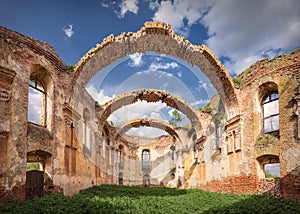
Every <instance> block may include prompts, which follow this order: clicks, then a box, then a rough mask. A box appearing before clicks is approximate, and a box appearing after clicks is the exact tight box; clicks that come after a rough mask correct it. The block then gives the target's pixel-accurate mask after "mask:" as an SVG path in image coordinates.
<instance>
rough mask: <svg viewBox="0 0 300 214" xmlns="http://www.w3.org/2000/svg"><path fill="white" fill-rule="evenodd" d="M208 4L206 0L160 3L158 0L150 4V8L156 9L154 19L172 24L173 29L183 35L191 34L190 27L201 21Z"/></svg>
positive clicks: (181, 0)
mask: <svg viewBox="0 0 300 214" xmlns="http://www.w3.org/2000/svg"><path fill="white" fill-rule="evenodd" d="M208 6H209V5H208V4H207V1H206V0H198V1H196V0H193V1H191V0H174V1H173V2H172V1H170V0H167V1H161V3H160V4H159V3H158V2H157V1H155V2H150V4H149V8H150V9H152V10H156V12H155V14H154V17H153V20H154V21H163V22H166V23H168V24H171V25H172V27H173V30H174V31H175V32H176V33H178V34H182V35H183V36H188V35H189V28H190V27H191V26H192V25H193V24H197V23H198V22H199V20H200V19H201V18H202V16H203V14H204V13H205V12H206V11H207V9H208Z"/></svg>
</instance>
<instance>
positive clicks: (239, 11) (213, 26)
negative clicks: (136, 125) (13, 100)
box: [0, 0, 300, 121]
mask: <svg viewBox="0 0 300 214" xmlns="http://www.w3.org/2000/svg"><path fill="white" fill-rule="evenodd" d="M151 20H157V21H163V22H166V23H169V24H171V25H172V26H173V30H174V32H175V33H176V34H178V35H179V34H180V35H183V36H184V37H185V38H187V39H188V40H190V41H191V43H192V44H195V45H201V44H205V45H206V46H207V47H208V48H210V49H211V50H212V51H213V52H214V53H215V54H216V56H217V57H218V58H219V59H220V60H221V62H222V63H223V64H224V65H225V67H226V68H227V69H228V71H229V72H230V74H231V75H232V76H234V75H237V74H239V73H240V72H242V71H243V70H244V69H245V68H247V67H249V66H250V65H251V64H252V63H254V62H255V61H257V60H259V59H261V58H263V57H268V58H273V57H274V56H276V55H278V54H281V53H288V52H291V51H292V50H294V49H296V48H299V46H300V1H299V0H284V1H283V0H251V1H247V0H226V1H225V0H224V1H220V0H172V1H171V0H166V1H158V0H118V1H117V0H116V1H111V0H89V1H84V0H77V1H71V0H60V1H58V0H52V1H49V0H48V1H46V0H26V1H24V0H1V7H0V25H2V26H4V27H7V28H10V29H13V30H15V31H18V32H20V33H22V34H24V35H27V36H31V37H33V38H35V39H38V40H41V41H44V42H47V43H49V44H50V45H51V46H53V47H54V48H55V50H56V52H57V54H58V55H59V56H60V57H61V58H62V60H63V61H64V62H65V63H66V64H68V65H71V64H76V63H77V62H78V61H79V60H80V58H81V57H82V56H83V55H84V54H85V53H86V52H87V51H88V50H89V49H90V48H92V47H94V46H95V45H96V43H100V42H101V41H102V40H103V38H105V37H106V36H108V35H109V34H114V35H119V34H120V33H122V32H130V31H132V32H135V31H137V30H139V29H140V28H141V27H142V26H143V24H144V22H145V21H151ZM186 64H187V63H185V62H182V61H180V60H178V59H176V58H172V57H170V56H160V55H157V54H155V53H147V54H146V55H141V54H139V53H137V54H134V55H131V56H128V57H127V58H125V59H121V60H119V61H118V62H117V63H116V64H114V65H112V66H110V67H109V68H105V70H106V71H105V72H102V71H101V72H102V73H103V74H104V75H102V76H101V75H100V76H98V77H97V78H98V79H96V77H95V78H94V79H93V80H91V82H90V83H89V85H88V86H87V89H88V90H89V91H90V93H92V94H93V96H94V97H95V98H98V100H99V102H100V103H102V102H105V101H107V100H108V99H111V98H112V97H114V96H117V95H118V94H120V93H122V92H124V91H127V90H134V89H137V88H140V87H148V88H155V89H161V90H167V91H169V92H171V93H174V94H176V95H178V96H181V97H183V98H184V99H186V100H187V101H189V102H191V103H192V104H193V105H194V106H195V107H200V106H203V105H204V104H205V102H206V101H207V100H208V99H209V98H210V97H211V96H212V94H213V93H214V92H215V91H214V89H213V88H211V85H210V82H209V81H208V80H207V79H205V77H203V74H202V73H201V71H200V70H199V69H198V68H195V67H189V65H186ZM137 105H142V106H143V107H140V106H139V108H138V109H137V108H133V109H135V111H137V112H140V113H141V115H134V116H151V114H152V116H153V115H156V118H161V119H164V120H168V115H169V114H170V111H171V110H172V109H168V108H166V106H163V105H164V104H163V103H160V104H159V105H158V104H156V105H155V107H153V108H151V110H148V111H147V112H146V110H145V111H144V109H148V107H145V106H146V104H145V103H144V104H143V103H142V104H141V103H140V104H137ZM128 108H130V107H128ZM153 109H154V110H153ZM124 112H127V113H128V114H127V115H126V116H124V117H121V116H122V115H124ZM129 112H130V110H129V109H126V110H123V112H120V113H119V114H117V112H116V114H115V115H112V117H111V118H110V119H112V120H113V118H117V119H116V120H118V121H125V120H126V119H128V118H131V115H130V113H129ZM137 112H135V113H137ZM162 112H164V113H162ZM155 113H159V114H155Z"/></svg>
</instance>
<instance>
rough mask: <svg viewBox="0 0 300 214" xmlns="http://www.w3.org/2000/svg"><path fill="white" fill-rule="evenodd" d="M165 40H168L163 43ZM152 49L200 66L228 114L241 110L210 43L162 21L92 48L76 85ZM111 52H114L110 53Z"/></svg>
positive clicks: (80, 67)
mask: <svg viewBox="0 0 300 214" xmlns="http://www.w3.org/2000/svg"><path fill="white" fill-rule="evenodd" d="M162 32H163V33H162ZM161 44H164V45H163V47H162V45H161ZM116 50H117V51H116ZM148 51H150V52H151V51H152V52H156V53H158V54H168V55H170V56H174V57H178V58H179V59H182V60H185V61H186V62H189V63H190V64H191V65H196V66H198V67H199V68H200V69H201V70H202V71H203V73H204V74H205V75H206V76H207V77H208V78H209V79H210V80H211V83H212V85H213V86H214V87H215V88H216V90H217V91H218V93H219V94H220V97H221V100H222V102H224V105H225V106H226V111H227V112H226V113H227V115H228V118H231V117H233V116H235V115H237V114H238V105H237V97H236V93H235V90H234V87H233V83H232V79H231V77H230V75H229V73H228V71H227V70H226V69H225V67H224V66H223V65H222V64H221V63H220V62H219V61H218V60H217V59H216V57H215V56H214V55H213V53H212V52H211V51H210V50H209V49H208V48H207V47H206V46H204V45H202V46H196V45H192V44H191V43H190V42H189V41H187V40H185V39H184V38H183V37H182V36H177V35H175V34H174V32H173V30H172V27H171V26H169V25H167V24H165V23H161V22H146V23H145V25H144V26H143V27H142V28H141V29H140V30H139V31H138V32H136V33H128V34H126V33H123V34H121V35H119V36H117V37H114V35H110V36H109V37H107V38H105V39H104V40H103V42H102V43H101V44H100V45H97V47H96V48H92V49H91V50H90V51H89V52H88V53H87V54H86V55H85V56H84V57H82V59H81V60H80V62H79V63H78V64H77V66H76V68H75V75H74V78H73V80H72V85H73V86H74V88H73V90H75V87H76V86H80V87H82V86H86V85H87V83H88V81H89V80H90V79H91V77H93V76H94V75H95V74H96V73H98V72H99V71H100V70H102V69H103V68H105V67H106V66H108V65H110V64H113V63H114V62H116V61H117V60H118V59H122V58H124V57H125V56H127V55H128V54H135V53H146V52H148ZM107 53H112V54H111V55H110V57H107Z"/></svg>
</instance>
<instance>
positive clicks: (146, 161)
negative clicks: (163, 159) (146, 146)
mask: <svg viewBox="0 0 300 214" xmlns="http://www.w3.org/2000/svg"><path fill="white" fill-rule="evenodd" d="M142 166H143V167H147V166H150V151H149V150H143V152H142Z"/></svg>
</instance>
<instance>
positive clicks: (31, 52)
mask: <svg viewBox="0 0 300 214" xmlns="http://www.w3.org/2000/svg"><path fill="white" fill-rule="evenodd" d="M0 50H1V51H0V111H1V112H0V158H1V160H0V201H1V202H8V201H12V200H15V199H19V198H21V199H22V198H26V197H33V196H41V195H44V194H50V193H51V192H53V191H60V192H63V193H64V194H66V195H72V194H74V193H77V192H78V191H79V190H80V189H83V188H87V187H90V186H92V185H100V184H120V185H145V186H151V185H163V186H170V187H180V188H191V187H193V188H201V189H204V190H210V191H219V192H234V193H266V194H270V195H274V196H279V197H281V196H282V197H286V198H291V199H296V200H300V194H299V193H300V166H299V163H300V116H299V115H300V51H299V50H295V51H294V52H292V53H290V54H285V55H280V56H277V57H275V58H274V59H271V60H269V59H262V60H260V61H258V62H256V63H255V64H253V65H252V66H250V67H249V68H248V69H246V70H245V71H244V72H243V73H241V74H240V75H239V76H237V77H235V78H234V79H233V78H231V77H230V75H229V73H228V71H227V70H226V69H225V68H224V66H223V65H222V64H221V63H220V62H219V61H218V60H217V59H216V57H215V56H214V55H213V53H212V52H211V51H210V50H209V49H208V48H207V47H205V46H195V45H192V44H191V43H190V42H189V41H187V40H185V39H184V38H183V37H180V36H177V35H175V34H174V33H173V31H172V28H171V26H169V25H166V24H164V23H158V22H154V23H153V22H147V23H145V25H144V26H143V27H142V28H141V30H139V31H138V32H136V33H124V34H121V35H119V36H117V37H114V36H113V35H111V36H109V37H107V38H105V39H104V40H103V42H102V43H101V44H97V45H96V47H95V48H93V49H92V50H90V51H89V52H88V53H87V54H86V55H85V56H84V57H83V58H82V59H81V60H80V61H79V62H78V64H77V65H76V67H75V70H74V71H73V72H70V71H69V70H68V69H67V66H66V65H65V63H64V62H63V61H62V60H61V59H60V58H59V57H58V56H57V55H56V54H55V52H54V49H53V48H52V47H50V46H49V45H48V44H46V43H43V42H40V41H37V40H34V39H32V38H29V37H26V36H23V35H21V34H19V33H17V32H14V31H11V30H9V29H5V28H3V27H0ZM147 51H154V52H156V53H159V54H168V55H172V56H174V57H177V58H180V59H182V60H185V61H187V62H188V63H191V64H192V65H196V66H198V67H199V68H200V69H201V70H202V71H203V72H204V74H205V75H206V76H207V77H208V78H209V79H210V81H211V83H212V84H213V86H214V87H215V88H216V90H217V92H218V94H217V95H216V96H214V97H213V98H212V100H211V106H210V108H207V109H205V108H203V109H200V110H196V109H193V107H191V106H190V104H188V103H187V102H186V101H184V100H182V99H180V98H178V97H176V96H175V95H172V94H169V93H166V92H162V91H156V90H145V89H141V90H137V91H132V92H127V93H125V94H122V95H120V96H118V97H116V98H115V99H113V100H111V101H110V102H108V103H106V104H105V105H104V106H98V105H95V100H93V99H92V97H91V96H90V95H89V94H88V93H87V91H86V90H85V87H86V85H87V83H88V82H89V80H90V79H91V78H92V77H93V76H94V75H95V74H96V73H97V72H99V71H100V72H101V69H102V68H104V67H105V66H107V65H109V64H112V63H114V62H115V61H116V60H117V59H120V58H123V57H125V56H127V55H128V54H133V53H141V52H142V53H146V52H147ZM30 90H32V91H35V92H36V94H38V97H39V102H40V105H41V109H40V112H39V118H36V119H35V120H34V121H29V115H28V109H29V108H31V107H32V106H31V104H30V103H31V100H32V99H34V98H36V97H34V96H32V94H30V93H28V92H29V91H30ZM138 99H141V100H146V101H147V102H157V101H162V102H165V103H166V104H167V105H168V106H171V107H173V108H175V109H178V110H180V111H182V112H184V113H185V114H186V115H187V117H188V118H189V119H190V121H191V126H190V127H187V128H175V127H172V126H170V125H169V124H165V123H164V122H161V121H156V120H153V119H147V118H146V119H145V118H144V119H140V118H137V119H136V120H134V121H129V122H128V123H127V124H125V125H123V126H122V127H115V126H113V124H111V123H109V122H108V121H106V120H107V118H108V116H109V115H110V114H111V113H113V112H114V111H116V110H117V109H119V108H120V107H122V106H124V105H128V104H131V103H134V102H136V101H137V100H138ZM271 105H272V106H273V107H274V106H276V107H275V108H272V109H273V110H272V111H271V112H269V111H268V113H267V111H266V109H267V108H269V107H268V106H271ZM274 109H275V110H274ZM139 126H150V127H156V128H159V129H163V130H166V131H167V133H168V135H166V136H162V137H159V138H156V139H152V138H142V137H133V136H127V135H125V134H124V133H125V132H126V130H128V129H129V128H130V127H139ZM270 163H280V178H277V179H273V180H272V179H269V178H268V179H265V174H264V172H263V169H264V166H265V165H266V164H270ZM32 167H33V168H32ZM32 169H33V170H32Z"/></svg>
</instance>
